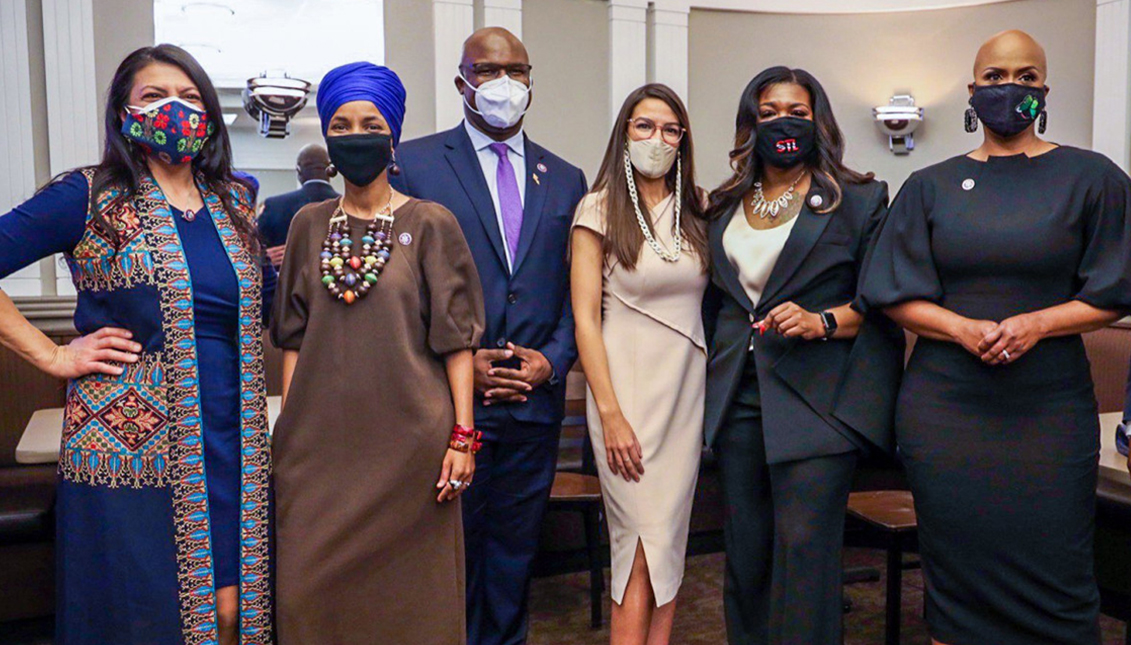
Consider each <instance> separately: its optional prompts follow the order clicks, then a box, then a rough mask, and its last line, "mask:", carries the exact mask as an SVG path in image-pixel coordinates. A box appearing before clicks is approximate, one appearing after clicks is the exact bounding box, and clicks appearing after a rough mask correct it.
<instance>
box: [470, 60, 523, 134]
mask: <svg viewBox="0 0 1131 645" xmlns="http://www.w3.org/2000/svg"><path fill="white" fill-rule="evenodd" d="M459 77H460V78H462V79H463V82H464V83H467V86H468V87H470V88H471V90H472V91H473V92H475V104H476V105H477V106H479V109H478V110H477V109H475V108H473V107H471V104H470V103H468V102H467V97H466V96H464V99H463V102H464V104H465V105H467V109H469V110H471V111H472V112H474V113H476V114H478V115H480V116H482V117H483V120H484V121H486V122H487V124H488V125H490V126H491V127H495V128H500V129H505V128H509V127H511V126H513V125H514V124H516V123H518V121H519V119H521V118H522V115H524V114H526V108H527V107H529V106H530V88H529V87H527V86H526V85H525V84H524V83H522V82H521V81H516V80H515V79H513V78H511V77H510V76H506V75H504V76H500V77H499V78H496V79H494V80H490V81H487V82H486V83H484V84H482V85H480V86H479V87H475V86H474V85H472V84H471V83H470V82H468V80H467V79H466V78H464V76H463V73H462V72H460V75H459Z"/></svg>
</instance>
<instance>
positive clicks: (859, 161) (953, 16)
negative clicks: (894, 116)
mask: <svg viewBox="0 0 1131 645" xmlns="http://www.w3.org/2000/svg"><path fill="white" fill-rule="evenodd" d="M1095 10H1096V9H1095V0H1017V1H1014V2H1004V3H999V4H993V5H987V6H980V7H966V8H961V9H945V10H936V11H921V12H906V13H877V14H863V15H783V14H753V13H741V12H728V11H706V10H692V12H691V26H690V51H691V53H690V56H691V92H690V94H691V106H690V110H691V118H692V123H693V125H694V127H695V128H696V131H695V134H696V145H697V146H699V150H700V151H701V152H700V154H699V155H698V156H699V159H698V160H697V161H698V162H699V163H698V167H699V169H700V180H701V182H702V183H703V184H704V185H706V186H714V185H717V184H718V183H719V182H720V181H721V180H722V179H724V178H725V177H726V176H727V173H728V168H727V165H726V163H727V151H728V150H729V149H730V147H731V146H732V144H733V139H734V117H735V110H736V109H737V107H738V100H739V96H740V95H741V92H742V90H743V88H744V87H745V85H746V83H747V82H749V80H750V79H751V78H752V77H753V76H754V75H755V74H757V73H758V72H759V71H761V70H762V69H764V68H766V67H770V66H773V65H787V66H789V67H800V68H803V69H806V70H808V71H809V72H811V73H812V74H814V75H815V76H816V77H817V79H818V80H820V81H821V84H822V85H824V87H825V90H826V91H827V92H828V93H829V96H830V99H831V101H832V104H833V109H834V111H835V114H836V117H837V120H838V122H839V124H840V127H841V129H842V130H843V131H844V133H845V137H846V139H847V142H848V147H847V154H846V159H847V161H848V163H849V165H850V166H852V167H853V168H855V169H857V170H861V171H874V172H875V173H876V175H877V176H878V177H879V178H880V179H884V180H887V181H888V183H889V184H890V185H891V188H892V194H894V193H895V190H896V189H897V188H898V187H899V185H900V184H902V183H903V180H904V179H906V178H907V175H909V174H910V173H911V172H912V171H913V170H915V169H917V168H922V167H924V166H927V165H930V164H932V163H935V162H938V161H942V160H943V159H947V158H949V157H951V156H954V155H958V154H963V153H965V152H968V151H969V150H971V149H973V148H975V147H977V146H978V145H979V144H980V143H981V133H980V132H979V133H978V134H966V132H965V131H964V130H963V128H962V115H963V112H964V111H965V109H966V107H967V99H968V93H967V89H966V85H967V84H968V83H970V82H971V81H972V80H973V78H972V76H973V72H972V69H973V65H974V55H975V53H976V52H977V50H978V47H979V46H980V45H981V44H982V42H984V41H985V40H986V39H987V38H989V37H990V36H992V35H993V34H995V33H997V32H999V31H1002V30H1005V29H1013V28H1017V29H1023V30H1025V31H1028V32H1029V33H1031V34H1032V35H1033V36H1034V37H1035V38H1036V39H1037V40H1038V41H1040V42H1041V43H1042V44H1043V45H1044V47H1045V49H1046V51H1047V53H1048V60H1049V86H1050V88H1051V93H1050V94H1049V102H1048V111H1049V122H1048V123H1049V128H1048V133H1047V135H1046V136H1047V137H1048V138H1049V139H1050V140H1052V141H1056V142H1059V143H1063V144H1069V145H1074V146H1082V147H1089V146H1090V145H1091V138H1092V127H1091V124H1092V74H1093V68H1094V62H1093V55H1094V54H1093V52H1094V49H1095V27H1096V24H1095ZM901 93H910V94H913V95H914V96H915V98H916V102H917V103H918V104H919V105H921V106H924V107H926V121H925V122H924V124H923V125H922V126H921V128H920V129H919V131H917V132H916V133H915V144H916V149H915V151H914V152H912V153H911V154H909V155H907V156H899V157H897V156H895V155H892V154H891V153H890V152H889V151H888V141H887V137H885V136H883V135H881V134H880V132H879V130H877V129H876V127H875V124H874V123H873V122H872V113H871V110H872V107H874V106H876V105H885V104H887V102H888V98H889V97H890V96H891V95H892V94H901Z"/></svg>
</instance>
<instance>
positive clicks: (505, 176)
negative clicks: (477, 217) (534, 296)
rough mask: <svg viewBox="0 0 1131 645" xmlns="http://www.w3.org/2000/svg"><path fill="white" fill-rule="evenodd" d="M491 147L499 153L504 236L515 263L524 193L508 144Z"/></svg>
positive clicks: (497, 173) (497, 184) (497, 179)
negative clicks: (519, 191)
mask: <svg viewBox="0 0 1131 645" xmlns="http://www.w3.org/2000/svg"><path fill="white" fill-rule="evenodd" d="M490 148H491V151H492V152H494V153H495V154H497V155H499V165H498V166H497V167H496V169H495V188H496V190H497V191H498V194H499V211H500V212H501V213H500V214H501V215H502V216H503V236H504V237H506V238H507V248H508V249H510V252H511V264H512V265H513V264H514V262H515V260H516V259H517V258H518V234H519V232H520V231H522V195H520V194H519V193H518V181H516V180H515V177H514V166H512V165H511V160H510V159H509V158H508V157H507V144H505V143H492V144H491V146H490Z"/></svg>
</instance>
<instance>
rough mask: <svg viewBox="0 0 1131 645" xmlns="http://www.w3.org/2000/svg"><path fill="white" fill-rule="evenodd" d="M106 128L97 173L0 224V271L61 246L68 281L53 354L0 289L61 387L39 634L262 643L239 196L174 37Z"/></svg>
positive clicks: (256, 350) (140, 67)
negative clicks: (49, 626)
mask: <svg viewBox="0 0 1131 645" xmlns="http://www.w3.org/2000/svg"><path fill="white" fill-rule="evenodd" d="M105 128H106V146H105V150H104V152H103V155H102V161H101V162H100V163H99V164H98V165H96V166H92V167H89V168H82V169H79V170H76V171H74V172H71V173H69V174H66V175H65V176H63V177H61V178H59V179H57V180H56V181H54V182H52V183H50V184H49V185H48V186H46V187H45V188H43V189H42V190H40V191H39V192H38V193H37V194H36V195H35V196H34V197H32V198H31V199H30V200H28V201H27V202H25V203H24V204H22V205H20V206H18V207H16V208H15V209H14V210H12V211H11V212H10V213H8V214H6V215H3V216H0V278H2V277H4V276H7V275H9V274H11V273H13V272H15V271H17V270H19V269H20V268H22V267H24V266H27V265H29V264H31V263H33V262H35V261H37V260H39V259H40V258H44V257H48V256H50V255H52V254H55V253H63V254H64V255H65V256H66V259H67V263H68V264H69V266H70V269H71V274H72V277H73V280H74V284H75V288H76V289H77V291H78V298H77V304H76V309H75V327H76V328H77V329H78V331H79V333H80V334H82V336H81V337H79V338H78V339H77V340H75V341H73V342H71V343H70V344H69V345H66V346H57V345H55V344H54V343H52V342H51V341H50V340H49V339H48V338H47V337H46V336H44V335H43V334H42V333H41V332H40V331H38V330H37V329H36V328H35V327H33V326H32V325H31V324H30V323H29V322H28V321H27V319H25V318H24V317H23V316H22V315H21V314H20V313H19V311H18V310H17V309H16V307H15V306H14V305H13V303H12V301H11V299H9V298H8V297H7V296H6V295H4V294H3V292H0V343H2V344H3V345H4V346H5V347H8V348H9V349H11V350H13V351H15V352H16V353H17V354H19V355H20V356H22V357H23V358H25V359H26V360H28V361H29V362H31V363H32V364H34V365H35V366H37V367H39V368H40V369H42V370H43V371H44V372H47V373H48V374H51V375H53V376H56V377H60V378H66V379H69V383H68V387H67V403H66V413H65V421H64V429H63V440H62V446H61V451H60V457H59V479H58V500H57V506H56V509H57V534H56V552H57V567H58V569H57V610H56V638H55V643H56V644H57V645H88V644H89V645H104V644H105V643H115V644H120V645H137V644H141V643H146V644H150V643H152V644H154V645H170V644H184V645H195V644H202V645H203V644H209V645H211V644H216V643H219V644H222V645H228V644H235V643H243V644H253V643H269V642H271V641H272V626H271V593H270V587H269V584H270V580H269V576H268V562H269V558H268V551H267V543H268V528H269V517H268V487H269V481H268V473H269V465H270V454H269V449H270V448H269V444H268V435H267V414H266V399H265V388H264V378H263V360H262V358H263V349H262V344H261V338H262V314H261V312H262V311H264V310H265V306H264V303H263V294H264V293H270V291H269V288H270V285H268V290H265V289H264V282H265V280H264V278H265V276H264V275H263V273H262V269H261V266H262V264H261V262H260V259H259V257H258V255H259V248H258V245H257V244H256V242H255V235H254V228H253V226H254V225H253V216H254V194H253V192H252V188H251V185H250V184H249V183H248V182H247V181H246V179H237V178H235V177H233V174H232V168H231V148H230V145H229V143H228V137H227V132H226V130H225V127H224V122H223V119H222V118H221V111H220V103H219V99H218V97H217V94H216V90H215V89H214V87H213V86H212V83H211V82H210V81H209V79H208V77H207V75H206V74H205V73H204V71H203V69H202V68H201V67H200V65H199V64H198V63H197V62H196V61H195V60H194V59H193V58H192V57H191V56H190V55H189V54H188V53H187V52H185V51H184V50H182V49H180V48H177V47H174V46H171V45H159V46H156V47H147V48H143V49H139V50H137V51H135V52H133V53H132V54H130V55H129V56H128V57H126V59H125V60H124V61H123V62H122V64H121V65H120V66H119V67H118V70H117V73H116V74H115V77H114V80H113V83H112V85H111V87H110V91H109V96H108V100H107V105H106V118H105ZM267 277H271V276H267Z"/></svg>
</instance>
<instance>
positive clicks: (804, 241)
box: [758, 192, 829, 309]
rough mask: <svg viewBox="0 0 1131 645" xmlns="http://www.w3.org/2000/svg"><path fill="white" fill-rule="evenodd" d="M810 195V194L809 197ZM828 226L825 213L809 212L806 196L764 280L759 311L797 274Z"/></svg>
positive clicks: (807, 197)
mask: <svg viewBox="0 0 1131 645" xmlns="http://www.w3.org/2000/svg"><path fill="white" fill-rule="evenodd" d="M812 194H813V193H812V192H810V195H812ZM828 225H829V215H828V214H827V213H826V214H824V215H822V214H819V213H814V212H813V211H811V210H809V195H806V196H805V202H803V203H802V206H801V212H800V213H798V214H797V223H796V224H794V225H793V230H792V231H790V232H789V238H788V239H786V241H785V246H784V247H783V248H782V252H781V256H780V257H779V258H778V261H777V263H776V264H775V265H774V268H773V270H772V271H770V277H769V279H767V280H766V288H765V289H763V290H762V298H761V300H759V301H758V304H759V307H758V308H759V309H763V307H762V306H761V305H764V304H769V303H770V302H772V301H773V299H774V298H775V297H776V296H777V295H778V293H779V292H780V291H781V290H782V288H783V287H784V286H785V285H786V283H787V282H789V279H790V278H792V277H793V274H794V273H797V270H798V269H799V268H801V264H802V262H804V261H805V258H806V257H807V256H808V255H809V252H810V251H812V250H813V245H815V244H816V243H817V240H818V239H819V238H820V237H821V233H824V232H825V227H826V226H828Z"/></svg>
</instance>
